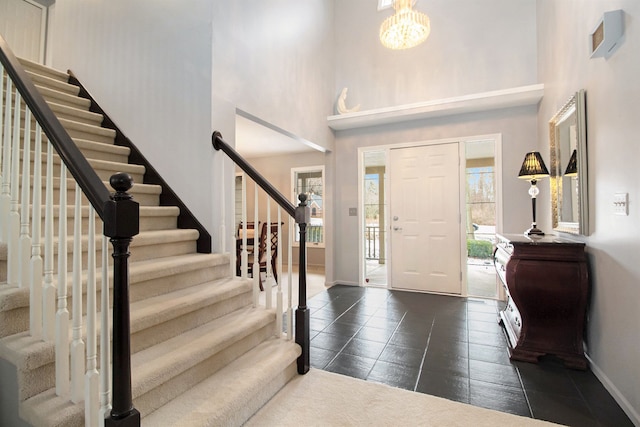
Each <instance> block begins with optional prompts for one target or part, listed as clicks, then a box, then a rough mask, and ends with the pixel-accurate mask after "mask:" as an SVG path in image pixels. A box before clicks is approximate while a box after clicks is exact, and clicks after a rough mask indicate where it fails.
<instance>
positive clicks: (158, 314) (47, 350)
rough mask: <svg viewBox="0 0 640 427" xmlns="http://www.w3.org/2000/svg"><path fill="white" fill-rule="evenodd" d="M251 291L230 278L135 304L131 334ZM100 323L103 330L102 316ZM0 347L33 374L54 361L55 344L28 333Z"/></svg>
mask: <svg viewBox="0 0 640 427" xmlns="http://www.w3.org/2000/svg"><path fill="white" fill-rule="evenodd" d="M16 289H18V288H16ZM250 291H251V284H250V283H249V282H248V281H241V280H240V279H236V278H233V279H232V278H226V279H220V280H217V281H214V282H207V283H203V284H201V285H197V286H193V287H191V288H186V289H181V290H178V291H175V292H172V293H169V294H165V295H162V296H158V297H153V298H147V299H145V300H142V301H138V302H135V303H132V304H131V332H132V333H135V332H139V331H142V330H144V329H146V328H152V327H154V326H157V325H161V324H162V323H164V322H166V321H168V320H171V319H175V318H178V317H180V316H182V315H184V314H185V313H188V312H190V311H195V310H197V309H199V308H203V307H207V306H210V305H213V304H215V303H220V302H224V301H225V300H227V299H229V298H232V297H234V296H237V295H240V294H242V293H246V292H250ZM21 292H23V291H22V290H21ZM27 294H28V290H27ZM160 307H162V309H160ZM69 309H70V308H69ZM96 321H97V326H98V330H99V329H100V328H99V326H100V317H99V316H98V318H97V319H96ZM83 325H86V316H84V317H83ZM198 326H199V325H198ZM71 328H72V325H71V324H69V335H68V336H69V340H70V342H71V337H72V329H71ZM85 332H86V331H83V340H85V342H86V335H85ZM0 343H1V345H0V358H3V359H6V360H8V361H10V362H11V363H13V364H14V365H15V366H16V367H17V368H18V369H22V370H33V369H37V368H39V367H41V366H43V365H45V364H48V363H53V361H54V343H53V342H45V341H42V340H39V339H35V338H33V337H31V336H30V335H29V332H28V331H25V332H20V333H18V334H14V335H11V336H8V337H4V338H0Z"/></svg>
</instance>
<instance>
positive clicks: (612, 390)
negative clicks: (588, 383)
mask: <svg viewBox="0 0 640 427" xmlns="http://www.w3.org/2000/svg"><path fill="white" fill-rule="evenodd" d="M585 356H586V357H587V359H588V360H589V364H590V368H591V370H592V371H593V373H594V374H595V376H596V377H597V378H598V379H599V380H600V382H601V383H602V385H603V386H604V388H606V389H607V391H608V392H609V394H611V396H612V397H613V398H614V399H615V401H616V402H618V405H620V407H621V408H622V410H623V411H624V412H625V414H627V416H628V417H629V419H630V420H631V422H632V423H633V425H635V426H639V427H640V414H638V411H636V410H635V408H634V407H633V406H632V405H631V403H629V401H628V400H627V399H626V398H625V397H624V395H623V394H622V393H620V390H618V388H617V387H616V386H615V385H614V384H613V383H612V382H611V380H610V379H609V377H607V375H606V374H605V373H604V372H603V371H602V369H600V367H599V366H598V365H597V364H596V363H595V362H594V361H593V359H591V357H589V355H588V354H586V353H585Z"/></svg>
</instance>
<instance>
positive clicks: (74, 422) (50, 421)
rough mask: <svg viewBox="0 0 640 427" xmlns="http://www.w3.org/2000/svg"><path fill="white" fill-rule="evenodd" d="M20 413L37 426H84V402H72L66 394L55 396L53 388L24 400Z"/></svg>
mask: <svg viewBox="0 0 640 427" xmlns="http://www.w3.org/2000/svg"><path fill="white" fill-rule="evenodd" d="M20 415H21V417H22V418H24V419H25V420H26V421H27V422H29V423H30V424H34V425H38V427H81V426H84V404H83V403H82V402H80V403H77V404H74V403H73V402H71V400H70V399H69V397H68V396H67V397H60V396H56V391H55V389H49V390H47V391H45V392H43V393H40V394H37V395H35V396H33V397H31V398H29V399H27V400H25V401H24V402H23V403H22V405H21V408H20Z"/></svg>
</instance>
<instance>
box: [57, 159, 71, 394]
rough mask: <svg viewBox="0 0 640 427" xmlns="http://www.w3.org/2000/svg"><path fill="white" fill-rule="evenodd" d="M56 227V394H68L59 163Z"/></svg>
mask: <svg viewBox="0 0 640 427" xmlns="http://www.w3.org/2000/svg"><path fill="white" fill-rule="evenodd" d="M59 210H60V212H59V215H58V221H59V227H58V230H59V231H58V311H57V312H56V394H57V395H58V396H66V395H68V394H69V311H68V310H67V167H66V166H65V165H64V163H62V164H61V165H60V206H59Z"/></svg>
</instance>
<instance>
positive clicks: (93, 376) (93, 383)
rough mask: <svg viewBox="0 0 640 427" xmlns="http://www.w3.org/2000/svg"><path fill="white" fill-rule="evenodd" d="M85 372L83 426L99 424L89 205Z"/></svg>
mask: <svg viewBox="0 0 640 427" xmlns="http://www.w3.org/2000/svg"><path fill="white" fill-rule="evenodd" d="M87 239H88V245H87V373H86V375H85V377H84V378H85V382H84V393H85V398H84V420H85V424H84V425H85V426H93V427H97V426H98V425H99V423H98V421H99V418H98V417H99V410H100V396H99V387H100V383H99V379H100V378H99V376H100V374H99V373H98V335H97V334H98V331H97V326H96V323H97V322H96V320H97V319H96V318H97V316H98V313H97V310H98V307H97V302H96V292H97V289H96V215H95V210H94V209H93V206H91V205H89V232H88V233H87Z"/></svg>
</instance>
